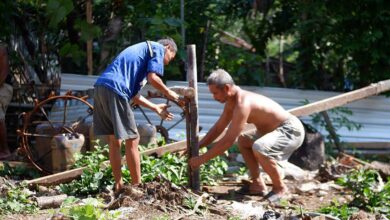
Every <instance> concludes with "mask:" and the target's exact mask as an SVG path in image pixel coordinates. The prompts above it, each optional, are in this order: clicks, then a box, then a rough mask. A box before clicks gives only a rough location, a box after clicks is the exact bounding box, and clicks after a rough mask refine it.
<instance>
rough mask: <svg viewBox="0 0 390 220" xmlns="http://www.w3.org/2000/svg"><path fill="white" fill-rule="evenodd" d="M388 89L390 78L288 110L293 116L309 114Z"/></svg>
mask: <svg viewBox="0 0 390 220" xmlns="http://www.w3.org/2000/svg"><path fill="white" fill-rule="evenodd" d="M388 90H390V79H388V80H384V81H380V82H378V83H373V84H371V85H369V86H366V87H364V88H361V89H357V90H354V91H351V92H347V93H344V94H341V95H338V96H334V97H331V98H328V99H323V100H321V101H318V102H313V103H311V104H308V105H304V106H300V107H297V108H293V109H290V110H289V112H290V113H291V114H293V115H295V116H304V115H311V114H313V113H318V112H322V111H326V110H328V109H332V108H335V107H338V106H342V105H345V104H347V103H350V102H353V101H356V100H359V99H364V98H367V97H369V96H373V95H378V94H379V93H382V92H385V91H388Z"/></svg>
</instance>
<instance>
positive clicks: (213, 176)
mask: <svg viewBox="0 0 390 220" xmlns="http://www.w3.org/2000/svg"><path fill="white" fill-rule="evenodd" d="M227 168H228V164H227V163H226V160H225V159H224V158H223V157H220V156H219V157H216V158H214V159H212V160H210V161H208V162H207V163H206V164H204V165H203V166H201V168H200V179H201V182H202V183H203V184H206V185H217V180H218V179H219V178H221V177H223V175H224V174H225V173H226V171H227Z"/></svg>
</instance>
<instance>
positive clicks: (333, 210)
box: [319, 201, 359, 220]
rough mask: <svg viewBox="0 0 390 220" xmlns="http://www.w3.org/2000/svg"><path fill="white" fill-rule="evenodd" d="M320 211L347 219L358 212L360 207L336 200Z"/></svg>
mask: <svg viewBox="0 0 390 220" xmlns="http://www.w3.org/2000/svg"><path fill="white" fill-rule="evenodd" d="M319 211H320V212H321V213H324V214H330V215H332V216H334V217H337V218H340V219H342V220H347V219H349V217H350V216H351V215H352V214H353V213H356V212H358V211H359V209H358V208H356V207H349V206H348V205H347V204H343V205H340V204H339V203H338V202H337V201H334V202H333V203H332V205H330V206H327V207H323V208H321V209H320V210H319Z"/></svg>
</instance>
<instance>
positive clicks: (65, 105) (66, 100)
mask: <svg viewBox="0 0 390 220" xmlns="http://www.w3.org/2000/svg"><path fill="white" fill-rule="evenodd" d="M67 111H68V99H65V101H64V118H63V120H62V125H63V126H64V125H65V123H66V112H67Z"/></svg>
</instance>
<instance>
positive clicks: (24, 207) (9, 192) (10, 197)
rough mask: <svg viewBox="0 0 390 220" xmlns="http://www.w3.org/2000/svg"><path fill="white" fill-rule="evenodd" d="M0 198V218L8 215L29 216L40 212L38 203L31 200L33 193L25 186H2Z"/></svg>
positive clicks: (5, 184)
mask: <svg viewBox="0 0 390 220" xmlns="http://www.w3.org/2000/svg"><path fill="white" fill-rule="evenodd" d="M1 187H2V192H1V196H0V216H1V215H7V214H15V213H20V214H29V213H34V212H36V211H37V210H38V206H37V204H36V202H34V201H33V200H32V199H31V196H32V194H33V193H32V192H31V191H30V190H28V189H27V187H26V186H24V185H19V186H16V187H15V186H14V185H10V184H7V183H3V184H2V186H1Z"/></svg>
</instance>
